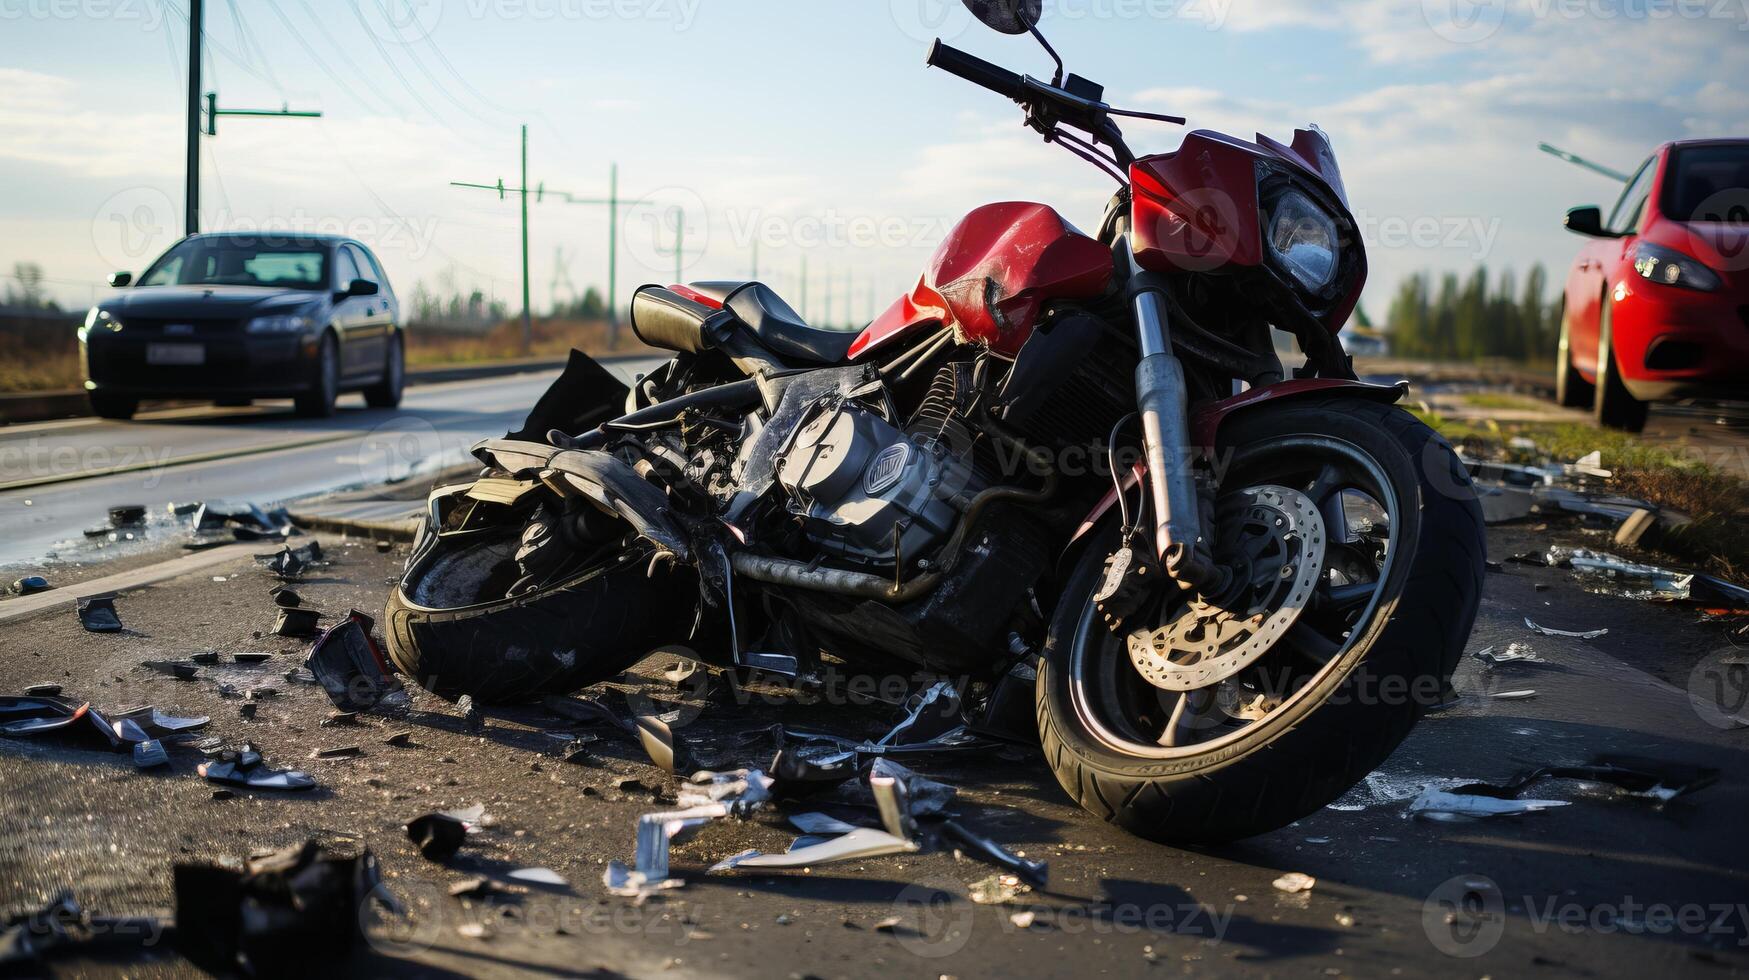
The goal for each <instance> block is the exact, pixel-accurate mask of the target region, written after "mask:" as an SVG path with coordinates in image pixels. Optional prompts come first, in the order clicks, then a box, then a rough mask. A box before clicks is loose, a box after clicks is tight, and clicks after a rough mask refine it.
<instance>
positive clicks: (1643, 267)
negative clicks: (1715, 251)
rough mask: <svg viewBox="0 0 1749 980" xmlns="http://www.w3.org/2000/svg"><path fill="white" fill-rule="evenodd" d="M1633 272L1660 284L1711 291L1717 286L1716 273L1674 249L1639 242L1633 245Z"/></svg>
mask: <svg viewBox="0 0 1749 980" xmlns="http://www.w3.org/2000/svg"><path fill="white" fill-rule="evenodd" d="M1634 271H1635V272H1637V273H1639V274H1640V278H1641V279H1646V280H1649V281H1651V282H1655V283H1658V284H1659V285H1663V286H1679V287H1681V288H1683V289H1693V290H1696V291H1698V292H1703V293H1710V292H1712V291H1713V290H1715V289H1718V288H1719V286H1720V285H1721V283H1720V282H1719V274H1718V273H1716V272H1714V271H1713V270H1711V269H1709V268H1707V267H1706V266H1705V265H1704V264H1702V263H1701V262H1699V261H1698V260H1696V259H1693V258H1691V257H1689V256H1687V255H1683V254H1682V253H1681V252H1678V251H1676V250H1675V249H1670V248H1665V247H1663V246H1662V245H1651V244H1648V243H1645V242H1641V243H1640V244H1639V245H1638V246H1636V247H1635V248H1634Z"/></svg>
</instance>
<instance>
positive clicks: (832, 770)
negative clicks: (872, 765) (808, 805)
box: [770, 747, 856, 799]
mask: <svg viewBox="0 0 1749 980" xmlns="http://www.w3.org/2000/svg"><path fill="white" fill-rule="evenodd" d="M829 751H832V752H833V754H834V755H835V756H838V758H837V759H836V761H835V762H832V763H831V764H822V763H819V762H816V761H814V760H813V759H811V758H809V752H808V750H807V747H803V748H785V749H779V750H778V752H777V755H775V756H773V757H772V760H771V766H770V773H771V778H772V780H773V785H772V787H771V792H772V795H774V796H777V797H778V798H780V799H801V798H804V797H808V796H813V795H816V794H818V793H822V792H825V791H827V790H830V789H833V788H835V787H838V786H842V785H843V784H845V783H847V782H849V781H850V780H852V779H855V778H856V759H855V757H854V756H851V757H843V756H842V754H840V753H838V752H837V751H836V750H835V749H833V750H829Z"/></svg>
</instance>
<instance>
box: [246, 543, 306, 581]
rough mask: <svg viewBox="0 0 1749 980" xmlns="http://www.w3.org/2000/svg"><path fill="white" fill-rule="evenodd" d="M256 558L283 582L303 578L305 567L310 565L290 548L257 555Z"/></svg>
mask: <svg viewBox="0 0 1749 980" xmlns="http://www.w3.org/2000/svg"><path fill="white" fill-rule="evenodd" d="M255 560H256V562H258V563H259V564H260V565H261V567H263V568H265V569H267V570H268V571H270V572H272V573H273V574H274V575H276V576H278V577H279V579H280V581H282V582H297V581H300V580H302V579H303V577H304V569H306V568H308V567H310V566H309V563H308V562H306V561H304V559H303V558H301V557H299V556H298V555H297V554H296V553H294V552H293V551H292V550H291V549H290V548H286V549H284V550H281V551H279V552H277V553H275V554H271V555H256V556H255Z"/></svg>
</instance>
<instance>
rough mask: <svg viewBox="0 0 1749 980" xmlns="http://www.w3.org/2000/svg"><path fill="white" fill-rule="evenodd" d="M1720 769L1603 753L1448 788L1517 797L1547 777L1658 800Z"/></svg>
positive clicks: (1695, 787) (1703, 783)
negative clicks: (1582, 761)
mask: <svg viewBox="0 0 1749 980" xmlns="http://www.w3.org/2000/svg"><path fill="white" fill-rule="evenodd" d="M1718 779H1719V770H1717V769H1712V768H1706V767H1698V766H1690V765H1684V764H1678V763H1669V762H1665V761H1662V760H1659V759H1647V758H1643V757H1639V756H1626V755H1604V756H1599V757H1598V758H1596V759H1595V760H1593V761H1592V762H1591V763H1590V764H1589V765H1583V766H1545V767H1543V768H1541V769H1536V770H1533V771H1531V772H1528V773H1525V774H1524V775H1522V776H1519V777H1517V778H1515V779H1513V780H1511V781H1510V782H1507V783H1505V784H1504V785H1494V784H1492V783H1470V784H1468V785H1465V786H1458V787H1455V788H1453V789H1452V790H1451V792H1452V793H1454V794H1459V795H1468V796H1485V797H1491V798H1495V799H1504V800H1516V799H1518V796H1519V794H1521V793H1523V792H1524V791H1525V790H1526V789H1528V788H1529V787H1530V786H1532V785H1533V784H1536V783H1540V782H1543V781H1546V780H1573V781H1576V782H1582V783H1602V784H1605V785H1609V786H1614V787H1616V788H1617V789H1620V790H1622V791H1623V792H1625V793H1627V794H1629V795H1632V796H1641V797H1645V798H1647V799H1652V800H1657V801H1659V802H1669V801H1670V800H1674V799H1676V798H1677V797H1681V796H1687V795H1689V794H1690V793H1695V792H1698V791H1700V790H1702V789H1705V788H1707V787H1708V786H1711V785H1712V784H1713V783H1716V782H1718Z"/></svg>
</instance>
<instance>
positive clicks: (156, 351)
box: [146, 344, 206, 365]
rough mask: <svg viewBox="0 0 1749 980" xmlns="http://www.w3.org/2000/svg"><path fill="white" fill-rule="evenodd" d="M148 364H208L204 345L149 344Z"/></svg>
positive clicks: (147, 348) (147, 349)
mask: <svg viewBox="0 0 1749 980" xmlns="http://www.w3.org/2000/svg"><path fill="white" fill-rule="evenodd" d="M146 363H147V364H165V365H189V364H205V363H206V347H205V345H202V344H147V345H146Z"/></svg>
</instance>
